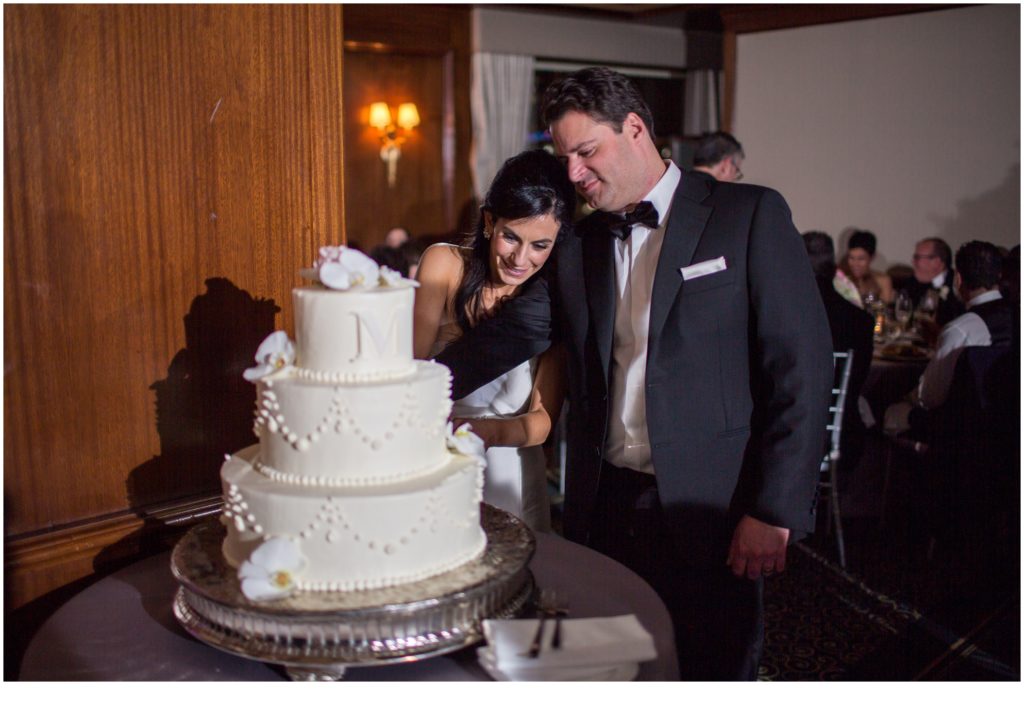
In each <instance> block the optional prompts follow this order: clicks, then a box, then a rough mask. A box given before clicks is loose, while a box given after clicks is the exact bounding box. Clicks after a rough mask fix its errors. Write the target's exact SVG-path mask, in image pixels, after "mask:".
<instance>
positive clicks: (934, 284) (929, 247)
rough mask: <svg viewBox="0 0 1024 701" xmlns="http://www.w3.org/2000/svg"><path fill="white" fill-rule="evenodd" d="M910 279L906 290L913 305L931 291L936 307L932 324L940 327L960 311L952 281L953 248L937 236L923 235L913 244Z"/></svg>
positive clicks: (961, 306)
mask: <svg viewBox="0 0 1024 701" xmlns="http://www.w3.org/2000/svg"><path fill="white" fill-rule="evenodd" d="M913 260H914V279H913V280H912V281H911V282H910V284H909V285H908V286H907V293H908V294H909V295H910V299H911V301H912V302H913V303H914V306H915V307H916V306H917V305H918V304H919V303H920V302H921V299H922V298H923V297H924V295H925V293H926V292H927V291H928V290H935V292H936V294H937V295H938V298H939V306H938V310H937V312H936V315H935V323H936V324H937V327H939V328H941V327H942V326H943V325H944V324H946V323H948V322H949V321H952V320H953V319H955V318H956V317H958V316H960V315H961V314H963V313H964V305H963V302H961V301H960V298H959V297H957V296H956V290H955V285H954V284H953V270H952V268H951V266H952V262H953V251H952V250H951V249H950V247H949V244H947V243H946V242H945V241H943V240H942V239H940V238H934V237H932V238H927V239H923V240H922V241H919V242H918V243H917V245H916V246H915V247H914V259H913Z"/></svg>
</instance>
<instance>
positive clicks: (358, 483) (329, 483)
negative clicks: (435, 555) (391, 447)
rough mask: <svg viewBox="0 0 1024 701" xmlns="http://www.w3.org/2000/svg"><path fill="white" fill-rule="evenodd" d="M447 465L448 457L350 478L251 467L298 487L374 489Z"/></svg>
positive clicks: (257, 462)
mask: <svg viewBox="0 0 1024 701" xmlns="http://www.w3.org/2000/svg"><path fill="white" fill-rule="evenodd" d="M447 464H448V456H445V458H444V459H443V460H441V461H440V462H438V463H435V464H433V465H427V466H426V467H424V468H422V469H418V470H410V471H408V472H400V473H392V474H385V475H356V476H352V477H325V476H323V475H296V474H292V473H289V472H281V471H280V470H275V469H274V468H273V467H271V466H270V465H267V464H265V463H263V462H261V461H259V460H257V461H256V463H255V464H254V465H253V467H255V468H256V471H257V472H259V473H260V474H261V475H263V476H264V477H266V478H267V479H271V480H274V481H275V482H281V483H282V484H294V485H298V486H300V487H375V486H381V485H388V484H395V483H397V482H404V481H406V480H410V479H415V478H418V477H425V476H426V475H429V474H431V473H432V472H436V471H437V470H440V469H441V468H443V467H444V466H445V465H447Z"/></svg>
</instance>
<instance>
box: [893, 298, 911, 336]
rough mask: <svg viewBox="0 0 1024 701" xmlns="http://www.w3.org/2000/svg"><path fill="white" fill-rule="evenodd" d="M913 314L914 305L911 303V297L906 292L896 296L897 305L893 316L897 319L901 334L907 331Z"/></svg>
mask: <svg viewBox="0 0 1024 701" xmlns="http://www.w3.org/2000/svg"><path fill="white" fill-rule="evenodd" d="M913 313H914V303H913V302H911V301H910V295H908V294H907V293H906V292H905V291H904V290H900V293H899V294H898V295H896V304H895V306H894V308H893V315H894V316H895V317H896V327H897V329H898V330H899V333H902V332H903V331H905V330H906V329H907V324H908V323H910V317H911V316H912V315H913Z"/></svg>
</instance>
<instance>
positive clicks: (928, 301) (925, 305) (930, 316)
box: [915, 288, 939, 321]
mask: <svg viewBox="0 0 1024 701" xmlns="http://www.w3.org/2000/svg"><path fill="white" fill-rule="evenodd" d="M938 310H939V293H938V292H936V291H935V288H932V289H930V290H928V291H927V292H925V293H924V297H922V298H921V302H920V304H918V305H917V311H916V312H915V314H916V315H917V316H920V317H921V318H922V319H925V320H927V321H935V313H936V312H937V311H938Z"/></svg>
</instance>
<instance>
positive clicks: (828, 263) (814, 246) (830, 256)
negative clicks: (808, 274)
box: [803, 231, 836, 280]
mask: <svg viewBox="0 0 1024 701" xmlns="http://www.w3.org/2000/svg"><path fill="white" fill-rule="evenodd" d="M803 238H804V248H806V249H807V257H808V258H810V260H811V270H813V271H814V277H816V278H822V279H826V280H831V279H832V277H833V276H834V275H835V274H836V247H835V244H833V243H832V237H831V236H829V235H828V234H826V233H825V232H824V231H808V232H805V233H804V235H803Z"/></svg>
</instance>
